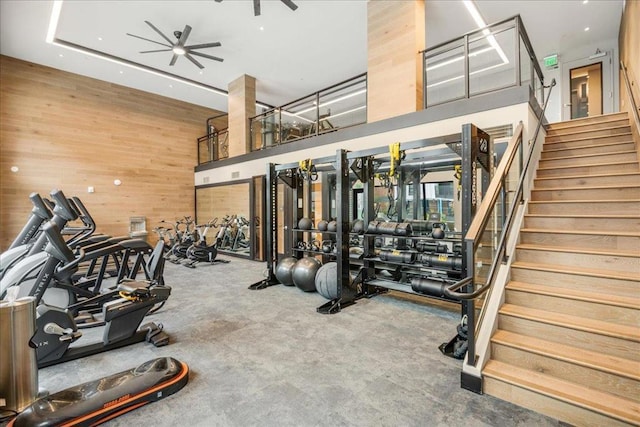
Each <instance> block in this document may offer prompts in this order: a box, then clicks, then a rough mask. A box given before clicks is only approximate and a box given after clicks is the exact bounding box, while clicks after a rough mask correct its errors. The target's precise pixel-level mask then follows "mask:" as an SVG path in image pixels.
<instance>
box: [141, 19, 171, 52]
mask: <svg viewBox="0 0 640 427" xmlns="http://www.w3.org/2000/svg"><path fill="white" fill-rule="evenodd" d="M144 22H146V24H147V25H148V26H150V27H151V28H153V31H155V32H156V33H158V34H160V36H161V37H162V38H163V39H165V40H166V41H168V42H169V44H170V45H171V46H173V42H172V41H171V39H169V37H167V36H165V35H164V34H163V33H162V31H160V30H159V29H157V28H156V27H155V26H154V25H153V24H152V23H151V22H149V21H144Z"/></svg>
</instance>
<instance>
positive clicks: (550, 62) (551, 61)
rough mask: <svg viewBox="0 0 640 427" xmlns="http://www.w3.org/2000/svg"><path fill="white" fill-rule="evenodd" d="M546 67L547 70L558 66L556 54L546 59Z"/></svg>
mask: <svg viewBox="0 0 640 427" xmlns="http://www.w3.org/2000/svg"><path fill="white" fill-rule="evenodd" d="M544 66H545V67H547V68H553V67H557V66H558V54H557V53H554V54H553V55H549V56H545V57H544Z"/></svg>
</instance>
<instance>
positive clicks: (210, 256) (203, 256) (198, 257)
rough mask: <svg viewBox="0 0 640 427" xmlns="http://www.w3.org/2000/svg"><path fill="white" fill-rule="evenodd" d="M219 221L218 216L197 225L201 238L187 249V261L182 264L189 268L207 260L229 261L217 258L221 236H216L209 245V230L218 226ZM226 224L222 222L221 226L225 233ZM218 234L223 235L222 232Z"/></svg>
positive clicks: (214, 261) (211, 262)
mask: <svg viewBox="0 0 640 427" xmlns="http://www.w3.org/2000/svg"><path fill="white" fill-rule="evenodd" d="M217 221H218V218H214V219H212V220H211V221H209V222H208V223H206V224H202V225H196V231H197V232H198V235H199V240H198V241H197V242H196V243H194V244H192V245H191V246H189V249H187V261H186V262H184V263H183V264H182V265H184V266H185V267H189V268H196V265H198V264H199V263H201V262H207V263H209V264H214V263H216V262H221V263H228V262H229V261H227V260H220V259H216V257H217V256H218V244H219V242H220V238H216V240H215V242H213V244H211V245H207V232H208V231H209V229H211V228H216V227H217V225H216V222H217ZM226 226H227V225H226V224H222V225H221V226H220V227H221V232H222V233H224V230H223V229H224V228H225V227H226ZM218 235H221V233H220V232H219V233H218Z"/></svg>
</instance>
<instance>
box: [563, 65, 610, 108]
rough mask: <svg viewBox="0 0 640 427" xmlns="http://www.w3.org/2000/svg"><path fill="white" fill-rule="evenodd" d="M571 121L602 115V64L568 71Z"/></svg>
mask: <svg viewBox="0 0 640 427" xmlns="http://www.w3.org/2000/svg"><path fill="white" fill-rule="evenodd" d="M569 81H570V84H569V90H570V94H569V96H570V97H569V99H570V100H571V101H570V106H571V120H573V119H580V118H582V117H590V116H599V115H601V114H602V62H597V63H595V64H590V65H585V66H583V67H578V68H572V69H571V70H570V71H569Z"/></svg>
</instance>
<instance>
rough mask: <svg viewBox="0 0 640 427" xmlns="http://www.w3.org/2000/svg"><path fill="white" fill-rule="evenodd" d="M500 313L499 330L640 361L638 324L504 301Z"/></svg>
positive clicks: (639, 331)
mask: <svg viewBox="0 0 640 427" xmlns="http://www.w3.org/2000/svg"><path fill="white" fill-rule="evenodd" d="M498 313H499V315H498V329H503V330H507V331H510V332H515V333H520V334H523V335H527V336H532V337H545V339H547V340H549V341H552V342H557V343H561V344H562V343H568V342H570V343H571V345H573V346H576V347H578V348H581V349H585V350H591V351H595V352H599V353H607V354H611V355H613V356H616V357H620V358H624V359H630V360H635V361H640V330H639V329H638V328H637V327H635V326H627V325H620V324H617V323H610V322H604V321H601V320H596V319H592V318H590V317H587V316H588V313H584V314H585V316H574V315H571V314H566V313H555V312H552V311H547V310H540V309H537V308H531V307H523V306H519V305H513V304H503V305H502V307H501V308H500V310H499V312H498Z"/></svg>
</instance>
